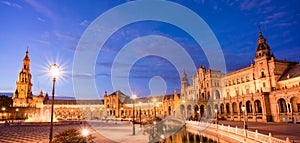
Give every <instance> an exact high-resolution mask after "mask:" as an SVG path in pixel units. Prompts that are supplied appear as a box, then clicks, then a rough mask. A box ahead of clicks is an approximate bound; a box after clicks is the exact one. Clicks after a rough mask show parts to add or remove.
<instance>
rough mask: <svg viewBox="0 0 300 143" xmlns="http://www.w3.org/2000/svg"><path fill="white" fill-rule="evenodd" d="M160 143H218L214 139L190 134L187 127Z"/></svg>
mask: <svg viewBox="0 0 300 143" xmlns="http://www.w3.org/2000/svg"><path fill="white" fill-rule="evenodd" d="M160 142H161V143H216V141H214V140H213V139H209V138H207V137H205V136H201V135H198V134H193V133H191V132H188V131H187V130H186V128H185V127H183V128H182V129H181V130H180V131H178V132H177V133H175V134H173V135H171V136H169V137H167V138H166V139H164V140H162V141H160Z"/></svg>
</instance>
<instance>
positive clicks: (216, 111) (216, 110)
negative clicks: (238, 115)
mask: <svg viewBox="0 0 300 143" xmlns="http://www.w3.org/2000/svg"><path fill="white" fill-rule="evenodd" d="M215 113H216V124H217V139H218V142H219V133H218V129H219V124H218V109H215Z"/></svg>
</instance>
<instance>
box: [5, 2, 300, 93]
mask: <svg viewBox="0 0 300 143" xmlns="http://www.w3.org/2000/svg"><path fill="white" fill-rule="evenodd" d="M126 2H127V1H112V0H101V1H95V0H90V1H86V0H78V1H67V0H63V1H58V0H54V1H45V0H39V1H31V0H20V1H14V0H12V1H6V0H0V21H1V24H0V31H1V34H0V47H1V56H0V61H1V62H0V67H1V69H2V70H1V74H0V92H13V91H14V90H15V88H16V84H15V82H16V80H17V76H18V73H19V72H20V70H21V66H22V60H23V58H24V56H25V51H26V49H27V47H28V49H29V54H30V59H31V74H32V76H33V80H32V83H33V93H34V94H35V95H36V94H38V92H39V91H40V90H41V89H42V90H43V91H44V92H50V91H51V88H52V87H51V86H52V84H51V79H50V77H49V76H48V72H47V70H48V67H49V64H50V63H58V64H59V65H61V67H62V68H63V76H62V77H61V78H60V79H59V80H58V83H57V86H56V95H57V96H74V91H73V83H72V65H73V59H74V54H75V50H76V47H77V45H78V42H79V40H80V38H81V36H82V34H83V33H84V31H85V30H86V29H87V28H88V26H89V25H90V24H91V23H92V22H93V21H94V20H95V19H96V18H97V17H98V16H100V15H101V14H103V13H104V12H106V11H108V10H109V9H111V8H113V7H115V6H118V5H120V4H124V3H126ZM173 2H175V3H178V4H180V5H182V6H184V7H186V8H189V9H190V10H192V11H193V12H195V13H196V14H198V16H200V17H201V18H202V19H203V20H204V21H205V22H206V23H207V24H208V26H209V27H210V28H211V30H212V31H213V32H214V34H215V36H216V38H217V40H218V41H219V44H220V46H221V49H222V51H223V54H224V57H225V61H226V68H227V71H224V72H231V71H234V70H237V69H240V68H243V67H246V66H248V65H250V64H251V61H252V60H253V57H254V54H255V48H256V39H257V38H258V25H260V27H261V30H262V32H263V35H264V36H265V37H266V38H267V42H268V44H269V45H270V47H271V50H272V51H273V53H274V55H275V57H276V58H278V59H287V60H291V61H297V62H299V61H300V56H299V55H300V44H299V41H300V35H299V31H300V8H299V5H300V2H299V1H298V0H290V1H271V0H253V1H251V0H245V1H235V0H221V1H218V2H216V1H207V0H193V1H186V0H181V1H173ZM159 9H160V10H161V8H159V7H158V10H159ZM139 13H140V14H141V15H142V14H143V12H139ZM122 14H126V13H121V14H120V15H122ZM118 16H119V15H117V16H115V17H111V19H118V18H121V17H118ZM172 16H173V17H174V18H178V19H180V18H181V17H182V15H181V13H180V12H174V15H172ZM189 22H190V23H193V22H194V21H188V22H187V23H189ZM147 35H158V36H162V37H167V38H169V39H172V40H173V41H175V42H176V43H178V44H179V45H180V46H182V47H183V48H184V50H185V51H186V52H187V53H188V54H189V55H190V56H191V58H192V60H193V61H194V64H195V66H196V67H199V66H200V65H204V66H206V67H209V64H208V60H207V58H206V56H205V54H204V52H203V50H202V49H201V47H200V46H199V45H198V43H197V42H196V41H195V39H193V38H192V37H191V36H190V35H189V34H188V33H187V32H186V31H184V30H182V29H180V28H178V27H176V26H174V25H171V24H168V23H164V22H159V21H151V20H147V21H140V22H135V23H131V24H128V25H126V26H124V27H122V28H120V29H118V30H117V31H116V32H115V33H114V34H113V35H111V36H110V37H109V39H108V40H107V41H106V42H105V44H104V45H103V47H102V48H101V51H100V52H99V53H98V57H97V60H96V64H95V65H92V66H95V74H80V75H76V74H74V75H73V76H74V77H75V78H82V79H85V78H95V84H96V87H97V90H98V93H99V97H100V98H102V96H103V92H104V90H107V92H108V93H112V92H113V91H114V90H116V89H114V88H113V86H112V83H111V72H112V71H111V69H112V65H113V63H114V64H115V65H117V67H119V68H120V72H122V69H121V68H122V67H128V65H127V64H128V63H126V62H125V61H124V62H122V61H121V62H114V60H115V58H116V56H117V54H118V53H119V52H120V51H121V49H122V48H123V47H124V46H126V45H127V44H128V43H130V42H132V41H134V40H135V39H138V38H140V37H144V36H147ZM154 43H155V44H153V42H152V43H145V47H148V48H155V47H159V46H160V45H163V46H162V47H161V48H164V47H168V46H171V47H172V45H168V44H167V43H165V42H163V41H160V40H157V41H155V42H154ZM139 46H141V45H139ZM151 46H153V47H151ZM137 51H138V50H137ZM161 51H164V50H161ZM142 52H143V50H140V51H138V52H136V54H138V53H142ZM169 52H170V54H173V55H174V56H176V57H178V59H180V58H181V56H182V54H181V53H179V52H176V51H172V50H170V51H169ZM213 58H218V57H213ZM131 64H132V65H131V69H130V72H129V73H128V78H129V85H130V87H131V89H132V91H133V92H134V93H136V94H137V95H138V96H139V97H141V96H149V95H158V94H162V92H160V91H161V90H162V91H164V90H165V92H166V93H172V92H173V89H174V88H177V91H178V92H179V86H180V77H179V76H180V75H181V74H182V73H181V72H182V71H177V69H176V68H175V66H174V65H173V64H172V62H170V61H168V60H167V59H165V58H161V57H158V56H146V57H143V58H141V59H139V60H137V61H136V62H135V63H131ZM86 66H90V65H89V63H87V64H86ZM82 68H85V67H84V66H83V67H82ZM185 71H186V72H187V74H188V76H189V80H190V82H191V77H192V76H193V74H194V73H193V71H192V70H190V69H185ZM119 78H120V80H121V79H122V78H124V77H119ZM162 80H164V81H165V84H164V82H162ZM82 86H83V88H85V87H84V85H82ZM149 86H150V87H149ZM86 94H89V93H88V91H87V93H86Z"/></svg>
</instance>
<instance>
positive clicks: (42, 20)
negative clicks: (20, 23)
mask: <svg viewBox="0 0 300 143" xmlns="http://www.w3.org/2000/svg"><path fill="white" fill-rule="evenodd" d="M37 20H38V21H41V22H45V21H46V20H45V19H42V18H40V17H38V18H37Z"/></svg>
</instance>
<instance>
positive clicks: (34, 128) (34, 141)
mask: <svg viewBox="0 0 300 143" xmlns="http://www.w3.org/2000/svg"><path fill="white" fill-rule="evenodd" d="M68 128H77V129H83V128H84V129H88V130H89V131H90V133H91V134H92V135H93V136H94V137H95V139H94V141H95V142H96V143H99V142H101V143H116V142H122V143H135V142H139V143H143V142H145V143H146V142H148V140H147V139H148V136H146V135H143V132H142V130H140V128H139V126H136V135H135V136H133V135H132V125H131V124H129V123H127V122H124V123H117V124H115V122H111V123H106V122H91V123H90V124H87V123H83V124H79V123H78V122H77V123H76V124H63V125H55V126H54V127H53V131H54V132H53V135H55V134H57V133H58V132H60V131H62V130H65V129H68ZM49 130H50V126H49V125H4V124H0V143H47V142H49Z"/></svg>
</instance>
